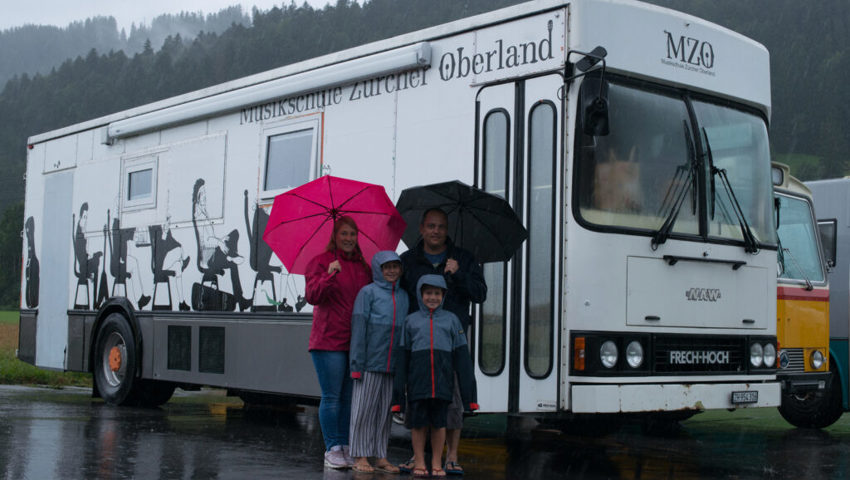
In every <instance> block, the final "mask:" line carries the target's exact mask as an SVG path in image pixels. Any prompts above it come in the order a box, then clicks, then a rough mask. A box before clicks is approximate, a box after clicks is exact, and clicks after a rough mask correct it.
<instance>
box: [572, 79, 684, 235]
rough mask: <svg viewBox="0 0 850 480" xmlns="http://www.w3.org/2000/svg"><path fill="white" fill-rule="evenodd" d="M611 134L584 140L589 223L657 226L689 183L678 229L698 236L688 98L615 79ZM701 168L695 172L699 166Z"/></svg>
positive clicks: (584, 211)
mask: <svg viewBox="0 0 850 480" xmlns="http://www.w3.org/2000/svg"><path fill="white" fill-rule="evenodd" d="M608 100H609V113H608V115H609V125H610V133H609V134H608V135H605V136H599V137H591V136H588V135H582V136H581V137H580V141H579V150H578V152H580V160H579V162H578V165H577V172H578V175H579V180H578V182H577V187H578V194H579V197H578V208H579V213H580V215H581V218H582V219H584V220H585V221H586V222H589V223H591V224H594V225H599V226H604V227H620V228H626V229H640V230H650V231H655V230H657V229H658V228H660V227H661V225H663V224H664V221H665V220H666V218H667V216H668V215H669V213H670V211H671V209H672V207H673V204H674V200H675V198H676V197H677V196H679V195H678V194H679V192H680V190H681V189H688V190H689V191H688V192H687V193H686V198H685V200H684V203H683V204H682V207H681V210H680V212H679V215H678V217H677V219H676V223H675V224H674V226H673V232H674V233H684V234H694V235H696V234H698V233H699V222H698V218H699V217H698V212H697V211H696V203H695V200H696V195H695V192H694V187H695V186H696V183H695V182H694V181H693V180H691V181H687V178H688V173H689V167H690V165H691V163H690V162H691V160H690V158H691V156H690V154H689V148H691V151H692V147H691V145H693V142H692V140H691V136H692V132H691V130H690V128H689V127H686V126H685V125H686V124H689V123H690V120H689V117H688V111H687V108H686V105H685V102H684V101H683V100H682V99H681V98H676V97H672V96H667V95H662V94H660V93H654V92H649V91H644V90H639V89H636V88H630V87H626V86H623V85H618V84H615V83H611V84H610V86H609V90H608ZM694 173H696V172H694Z"/></svg>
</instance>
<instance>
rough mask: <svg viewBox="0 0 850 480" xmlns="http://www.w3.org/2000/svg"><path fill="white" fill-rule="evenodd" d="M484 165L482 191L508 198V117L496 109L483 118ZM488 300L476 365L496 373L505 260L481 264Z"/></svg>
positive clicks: (500, 360)
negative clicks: (482, 265)
mask: <svg viewBox="0 0 850 480" xmlns="http://www.w3.org/2000/svg"><path fill="white" fill-rule="evenodd" d="M483 133H484V142H483V143H484V152H483V154H484V155H483V167H484V178H483V179H482V180H483V181H482V184H483V185H482V186H483V188H484V190H486V191H488V192H490V193H492V194H494V195H498V196H500V197H504V198H507V188H508V152H509V151H510V118H509V117H508V112H507V111H505V110H503V109H496V110H493V111H491V112H488V113H487V116H486V117H485V119H484V129H483ZM484 280H485V281H486V282H487V300H486V301H485V302H484V303H483V304H482V305H481V328H480V330H481V331H480V333H479V345H480V348H479V350H478V364H479V367H480V368H481V371H482V372H484V373H485V374H487V375H498V374H499V373H501V371H502V369H503V368H504V367H505V311H506V309H507V299H506V298H505V289H506V288H505V283H506V282H507V264H506V263H487V264H485V265H484Z"/></svg>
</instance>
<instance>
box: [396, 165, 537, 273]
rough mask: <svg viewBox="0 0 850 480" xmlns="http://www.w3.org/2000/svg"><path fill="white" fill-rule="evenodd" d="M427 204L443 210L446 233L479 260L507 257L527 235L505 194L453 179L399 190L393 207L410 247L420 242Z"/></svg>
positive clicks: (503, 258)
mask: <svg viewBox="0 0 850 480" xmlns="http://www.w3.org/2000/svg"><path fill="white" fill-rule="evenodd" d="M430 208H440V209H442V210H443V211H444V212H446V214H447V215H448V217H449V228H448V231H449V237H450V238H451V239H452V241H454V243H455V245H457V246H459V247H462V248H464V249H466V250H469V251H470V252H472V253H473V254H474V255H475V258H476V259H477V260H478V261H479V262H481V263H487V262H504V261H507V260H509V259H510V258H511V257H513V255H514V253H516V251H517V249H518V248H519V246H520V245H521V244H522V242H524V241H525V239H527V238H528V231H527V230H526V229H525V227H523V226H522V222H520V220H519V218H518V217H517V214H516V212H514V210H513V208H511V206H510V204H509V203H508V202H507V201H506V200H505V199H504V198H502V197H499V196H496V195H493V194H491V193H487V192H485V191H484V190H481V189H478V188H475V187H471V186H469V185H467V184H465V183H463V182H459V181H452V182H444V183H434V184H431V185H423V186H419V187H411V188H406V189H404V190H403V191H402V192H401V196H400V197H399V199H398V203H397V204H396V209H397V210H398V211H399V213H401V216H402V217H403V218H404V220H405V221H406V222H407V229H405V231H404V234H403V235H402V237H401V239H402V240H403V241H404V243H405V244H406V245H407V246H408V247H409V248H413V247H414V246H415V245H416V243H417V242H419V239H420V238H421V237H420V235H419V224H420V221H421V220H422V214H423V213H424V212H425V211H426V210H428V209H430Z"/></svg>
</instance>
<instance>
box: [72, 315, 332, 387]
mask: <svg viewBox="0 0 850 480" xmlns="http://www.w3.org/2000/svg"><path fill="white" fill-rule="evenodd" d="M136 320H137V321H138V325H139V330H140V332H141V340H142V342H141V343H142V345H141V350H142V377H143V378H150V379H155V380H167V381H172V382H178V383H188V384H196V385H210V386H215V387H222V388H230V389H239V390H251V391H257V392H268V393H276V394H284V395H299V396H310V397H318V396H319V395H320V394H321V390H320V389H319V383H318V381H317V379H316V374H315V371H314V368H313V362H312V360H311V358H310V354H309V353H308V352H307V341H308V339H309V336H310V326H311V324H312V316H310V315H283V314H260V313H251V314H235V313H234V314H210V313H194V312H193V313H177V312H175V313H162V312H156V313H153V312H136ZM94 321H95V317H94V314H93V312H69V313H68V364H67V366H68V370H74V371H87V370H88V369H89V365H88V363H89V362H88V358H89V352H90V350H91V345H89V343H90V339H93V338H94V336H93V335H92V328H93V325H94Z"/></svg>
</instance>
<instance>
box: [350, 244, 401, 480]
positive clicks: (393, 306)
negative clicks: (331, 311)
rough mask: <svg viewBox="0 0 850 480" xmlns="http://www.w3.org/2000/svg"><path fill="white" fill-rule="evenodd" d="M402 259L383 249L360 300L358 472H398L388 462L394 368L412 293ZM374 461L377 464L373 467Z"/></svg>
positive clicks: (355, 367)
mask: <svg viewBox="0 0 850 480" xmlns="http://www.w3.org/2000/svg"><path fill="white" fill-rule="evenodd" d="M400 277H401V258H399V256H398V255H397V254H396V253H395V252H391V251H381V252H378V253H376V254H375V256H374V257H373V258H372V279H373V282H372V283H370V284H369V285H366V286H365V287H363V288H362V289H361V290H360V292H359V293H358V294H357V299H356V300H355V301H354V310H353V311H352V317H351V348H350V350H349V365H350V369H351V378H353V379H354V387H353V391H352V401H351V425H350V426H351V428H350V429H349V430H350V432H351V433H350V438H349V445H350V448H351V456H352V457H354V466H353V467H352V468H353V469H354V470H355V471H357V472H363V473H371V472H373V471H375V470H378V471H381V472H387V473H398V471H399V469H398V467H396V466H395V465H393V464H391V463H390V462H389V461H388V460H387V442H388V441H389V436H390V427H391V425H392V421H391V419H390V400H391V397H392V386H393V374H392V364H393V360H394V358H393V357H394V355H395V351H396V350H395V346H396V345H397V344H398V337H399V333H400V331H401V324H402V323H403V321H404V317H405V316H406V315H407V310H408V297H407V293H406V292H405V291H404V290H403V289H401V288H400V287H399V281H398V280H399V278H400ZM368 457H375V458H376V459H377V460H376V462H375V466H374V467H373V466H372V465H371V464H369V459H368Z"/></svg>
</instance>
